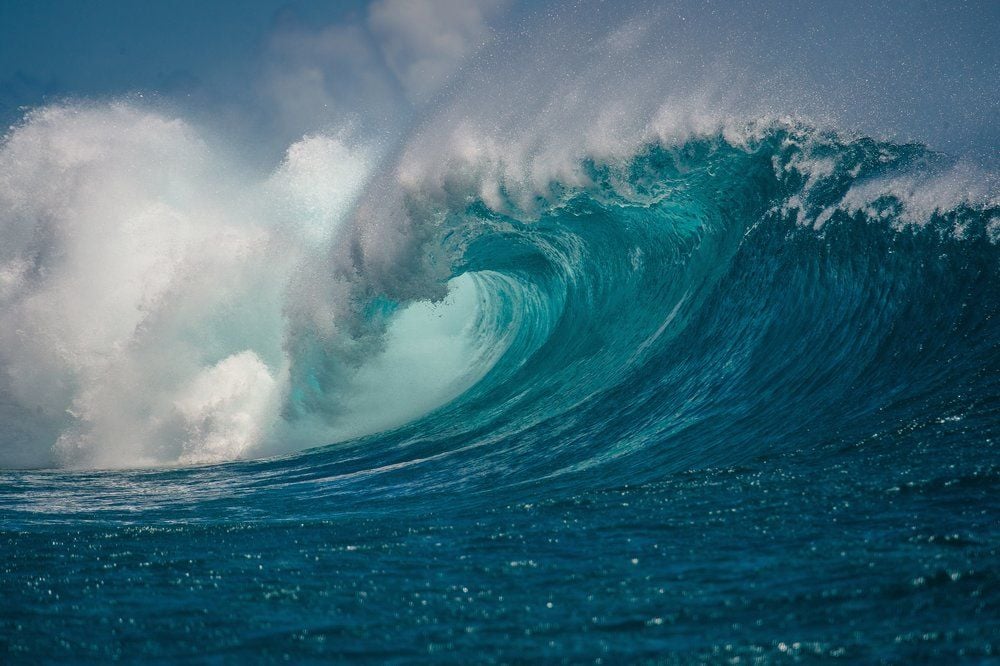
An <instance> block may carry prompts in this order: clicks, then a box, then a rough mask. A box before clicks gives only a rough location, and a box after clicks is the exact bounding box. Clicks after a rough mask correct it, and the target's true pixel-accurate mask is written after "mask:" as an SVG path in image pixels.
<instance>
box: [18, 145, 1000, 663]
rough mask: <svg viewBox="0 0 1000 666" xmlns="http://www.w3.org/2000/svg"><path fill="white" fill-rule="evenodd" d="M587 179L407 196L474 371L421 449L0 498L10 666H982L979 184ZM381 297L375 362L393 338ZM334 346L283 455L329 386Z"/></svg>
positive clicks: (437, 416)
mask: <svg viewBox="0 0 1000 666" xmlns="http://www.w3.org/2000/svg"><path fill="white" fill-rule="evenodd" d="M581 169H582V170H583V172H585V173H586V174H587V175H588V181H589V182H588V183H586V184H580V183H578V182H575V183H559V182H555V183H552V184H551V185H550V188H549V191H548V192H547V193H546V196H545V197H544V198H540V199H538V200H537V201H535V202H529V203H530V204H531V205H530V206H529V205H528V204H526V203H525V202H524V201H523V200H518V199H516V197H514V196H513V195H509V196H508V194H507V193H505V192H503V191H501V192H500V193H499V195H498V196H499V197H500V199H501V202H500V204H498V203H497V202H496V201H489V202H487V201H484V200H483V199H477V198H475V197H471V198H468V197H467V198H463V197H443V198H442V197H438V198H434V199H432V203H431V204H427V205H426V206H423V207H421V206H418V205H417V204H418V203H420V204H421V205H423V203H422V202H423V200H422V199H420V196H419V195H420V193H419V192H416V193H412V192H411V193H410V195H409V196H410V197H411V198H412V200H411V201H410V203H409V207H410V210H413V211H417V213H414V214H415V215H417V214H419V215H422V216H426V218H427V219H431V218H432V219H434V220H435V221H436V222H435V226H434V227H433V229H434V231H433V233H432V234H431V235H429V236H428V237H427V238H426V239H424V241H423V242H422V244H421V245H420V246H419V251H420V252H422V253H425V255H426V254H427V253H428V252H429V251H428V250H427V248H428V247H430V248H433V252H431V253H430V254H429V255H427V256H430V257H431V258H432V259H433V258H434V257H445V256H446V257H451V258H452V260H451V261H450V262H448V263H446V264H445V265H446V266H447V270H446V271H445V272H444V274H443V275H442V276H441V277H440V279H441V280H442V281H446V280H452V284H453V288H455V289H458V290H459V291H461V290H462V289H464V290H465V291H464V293H466V294H470V293H471V294H474V295H475V298H471V299H468V298H467V299H466V301H468V302H469V303H475V306H474V307H473V306H471V305H470V306H469V307H470V308H472V310H473V311H474V314H473V315H471V316H472V321H471V323H467V324H466V327H465V328H464V329H463V330H464V331H466V333H467V334H468V335H470V336H472V339H473V340H474V341H475V345H473V346H474V347H475V348H476V349H480V350H487V351H486V352H485V355H483V354H480V355H473V356H471V357H470V358H473V359H474V362H475V363H476V364H477V369H476V371H475V372H471V370H470V373H471V374H470V375H469V376H470V377H472V379H470V380H469V381H467V382H465V383H464V384H461V390H460V392H459V393H458V394H457V395H455V396H451V397H449V399H448V400H447V401H445V402H444V404H442V405H440V406H438V407H437V408H436V409H434V410H433V411H431V412H430V413H428V414H426V415H424V416H422V417H419V418H416V419H414V420H411V421H409V422H406V423H404V424H403V425H399V426H398V427H394V428H392V429H389V430H388V431H384V432H380V433H375V434H369V435H366V436H363V437H360V438H354V439H349V440H348V441H345V442H340V443H338V444H334V445H331V446H327V447H320V448H311V449H308V450H305V451H303V452H299V453H293V454H284V455H279V456H277V457H271V458H266V459H259V460H238V461H233V462H225V463H219V464H209V465H186V466H172V467H166V468H163V467H160V468H151V469H133V470H128V469H126V470H107V471H102V470H93V469H86V470H74V469H60V470H20V471H4V472H0V552H2V554H3V557H2V562H0V573H2V575H0V599H2V602H0V651H2V654H3V661H4V662H5V663H22V662H23V663H35V662H38V661H45V660H63V659H72V660H73V661H81V662H82V661H93V662H105V661H108V660H109V659H125V660H129V661H182V662H183V661H198V662H201V661H237V660H246V659H251V660H258V659H260V660H273V661H281V660H286V659H290V660H292V661H307V660H310V659H327V658H339V659H345V660H347V659H350V660H354V659H359V660H360V659H365V660H372V661H403V662H405V661H415V660H424V659H427V658H428V657H433V658H436V659H440V660H442V661H451V662H458V663H469V662H480V661H502V662H509V661H519V660H526V659H539V658H544V659H547V660H553V661H559V660H563V661H572V662H576V661H583V660H588V661H593V660H598V659H603V660H604V662H605V663H617V662H622V661H633V660H643V659H648V660H666V661H683V662H691V661H708V662H720V661H727V662H728V661H730V660H733V663H743V662H753V663H771V662H778V663H781V662H785V661H790V660H798V659H801V660H806V661H808V660H811V659H813V658H820V659H822V658H830V659H833V658H841V659H847V660H849V661H858V660H863V661H877V660H886V661H910V660H924V659H927V660H934V661H942V662H945V661H952V660H954V659H956V658H958V657H967V658H970V659H971V660H972V661H973V662H976V661H981V662H987V661H991V660H993V659H995V658H996V656H995V655H996V652H997V650H998V649H1000V646H998V644H997V643H998V637H997V631H996V627H997V626H998V622H1000V607H998V603H1000V592H998V590H1000V586H998V573H1000V555H998V546H1000V522H998V521H997V516H998V509H1000V506H998V499H997V498H998V492H997V491H998V490H1000V467H998V459H997V454H996V449H995V447H996V442H997V438H998V436H1000V249H998V245H997V241H998V238H1000V207H998V205H997V199H996V197H995V196H992V195H990V192H991V191H995V190H990V189H989V188H991V187H995V183H994V181H993V180H991V178H992V176H990V175H989V174H984V173H979V172H976V171H974V170H972V171H969V169H970V168H969V167H966V166H964V165H962V164H958V163H955V162H954V161H953V160H951V159H949V158H948V157H946V156H944V155H940V154H937V153H934V152H932V151H930V150H928V149H926V148H924V147H922V146H920V145H916V144H908V145H897V144H893V143H887V142H880V141H876V140H873V139H870V138H866V137H853V138H847V137H844V136H840V135H836V134H827V133H823V132H819V131H817V130H812V129H808V128H805V129H803V128H797V129H789V128H787V127H774V128H772V129H769V130H768V131H767V132H764V133H763V134H762V135H761V136H759V137H757V138H754V139H753V140H751V141H749V142H747V143H744V144H736V143H734V142H731V141H727V140H726V139H724V138H723V136H722V135H708V136H705V137H701V138H693V139H690V140H686V141H684V142H682V143H680V144H678V145H670V144H665V143H654V144H649V145H646V146H643V147H641V148H640V149H639V150H638V152H637V153H636V154H634V155H633V156H632V157H631V158H629V159H628V160H626V161H625V162H624V163H617V164H615V165H610V164H606V163H602V162H601V161H600V160H599V159H597V158H594V159H589V160H584V161H583V162H582V165H581ZM970 183H971V185H970ZM984 183H985V184H986V185H985V187H986V190H985V194H978V195H977V194H976V191H977V190H976V188H977V187H982V186H983V184H984ZM505 197H506V198H505ZM414 202H416V203H414ZM425 258H426V257H425ZM428 261H430V260H428ZM456 281H460V282H456ZM455 285H459V286H458V287H456V286H455ZM462 285H464V286H462ZM383 286H384V285H383ZM377 287H378V285H377V284H376V285H375V286H371V285H369V287H368V288H369V289H370V292H366V293H369V296H370V298H368V300H366V301H364V303H363V304H362V305H359V306H357V308H356V309H357V312H358V313H359V318H358V322H360V323H358V324H357V325H358V326H359V327H360V328H359V329H358V330H357V331H355V334H354V339H356V340H361V341H365V340H368V339H369V338H373V337H377V333H378V332H379V331H381V330H383V329H382V328H380V324H379V322H385V321H393V318H394V316H395V314H396V313H398V312H399V310H400V308H401V307H402V303H401V300H400V299H396V298H394V297H393V296H392V295H393V294H395V293H398V292H399V289H395V290H394V289H393V288H391V286H388V287H385V288H384V289H383V295H381V296H379V295H377V293H376V292H378V289H377ZM384 294H389V296H386V295H384ZM463 302H465V301H463ZM368 327H371V329H372V330H374V331H375V333H372V331H371V330H369V328H368ZM321 342H322V341H321V340H319V339H317V338H316V337H314V336H310V335H309V334H307V333H304V334H303V335H302V336H301V337H300V338H298V339H297V340H296V344H295V345H292V348H293V349H294V350H295V351H296V353H298V354H300V355H299V356H298V357H297V358H296V363H295V364H294V365H293V367H292V369H291V371H290V372H291V382H292V386H293V390H292V392H291V393H290V398H289V401H288V404H287V405H285V407H284V412H283V417H282V418H284V419H286V420H290V421H294V419H296V418H302V417H301V415H302V414H307V413H313V412H315V411H316V410H317V405H319V404H321V403H322V395H323V393H324V391H325V390H326V389H327V384H328V383H329V382H330V381H332V380H331V379H330V378H331V376H333V375H335V374H336V373H337V372H342V368H340V366H339V365H337V363H334V361H332V360H331V359H330V358H329V357H328V356H324V353H325V352H324V348H323V345H322V344H321ZM296 345H297V346H296ZM338 358H339V359H342V358H343V356H342V355H341V356H339V357H338ZM340 362H341V361H338V363H340ZM470 362H473V361H470ZM335 366H336V367H335ZM737 659H738V661H736V660H737Z"/></svg>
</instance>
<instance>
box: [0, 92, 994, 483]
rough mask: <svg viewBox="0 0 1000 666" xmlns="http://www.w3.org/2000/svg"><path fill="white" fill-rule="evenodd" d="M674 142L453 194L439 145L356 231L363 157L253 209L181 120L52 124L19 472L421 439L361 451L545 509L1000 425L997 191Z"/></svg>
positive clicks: (23, 279)
mask: <svg viewBox="0 0 1000 666" xmlns="http://www.w3.org/2000/svg"><path fill="white" fill-rule="evenodd" d="M654 127H656V128H658V129H656V130H655V131H651V132H649V133H648V134H649V138H648V139H647V140H646V141H645V142H644V143H640V144H635V143H634V142H633V143H630V144H628V145H627V146H623V147H621V148H620V149H619V150H618V151H617V152H615V151H611V152H608V151H605V153H604V154H603V155H602V157H601V158H600V159H598V158H594V157H592V158H587V159H578V160H575V161H572V162H566V161H565V160H562V161H554V160H549V161H546V160H545V159H541V158H539V157H538V156H534V157H533V158H531V159H529V158H528V157H526V156H524V155H518V154H517V153H516V152H513V153H512V152H511V151H504V150H500V149H498V148H497V147H496V146H495V145H493V144H490V143H489V142H484V141H474V140H471V139H470V137H469V136H468V135H467V134H466V135H463V134H461V133H457V134H456V135H455V136H453V137H452V141H453V142H454V145H453V146H452V147H451V148H450V150H451V153H450V155H451V157H450V158H449V159H448V160H445V161H444V162H443V163H441V162H434V163H436V164H439V165H441V164H443V166H438V167H437V168H435V169H433V170H430V169H429V168H428V167H427V163H428V162H427V161H426V159H425V158H426V154H427V152H428V150H427V149H426V147H425V146H422V145H421V143H420V141H419V140H418V141H416V142H415V143H414V146H411V148H410V149H409V151H404V153H403V155H402V157H401V158H400V160H399V163H398V164H397V165H396V166H395V167H393V168H391V169H387V170H384V173H383V175H382V176H380V177H378V178H376V179H375V180H373V181H372V182H371V183H370V184H369V185H367V192H366V193H365V195H364V196H363V197H362V199H361V200H360V204H355V201H356V200H357V197H358V195H359V192H360V191H361V189H362V187H365V181H366V180H367V175H366V174H367V173H368V172H369V170H370V167H369V165H370V164H371V163H372V161H373V160H374V157H373V156H372V155H371V152H370V151H368V152H366V149H365V148H364V147H363V146H360V147H359V146H357V145H355V146H351V144H350V141H349V140H348V138H345V137H344V136H328V135H316V136H311V137H307V138H306V139H303V140H302V141H301V142H299V143H297V144H295V145H294V146H293V147H292V148H291V149H289V151H288V153H287V155H286V158H285V161H284V162H283V163H282V164H281V166H280V167H279V168H278V169H277V170H276V171H274V172H273V173H270V174H267V175H266V176H265V177H263V178H261V177H256V178H253V177H252V174H246V173H239V170H238V169H236V168H235V167H234V162H233V161H232V160H226V159H224V158H223V157H220V152H221V151H218V150H217V149H214V148H213V147H212V146H210V145H209V144H207V143H206V142H205V140H204V139H203V138H202V137H200V136H199V135H198V133H197V132H196V130H195V129H194V128H192V127H191V126H190V125H188V124H186V123H184V122H182V121H180V120H171V119H169V118H166V117H164V116H163V115H162V114H157V113H154V112H152V111H143V110H141V109H137V108H134V107H132V106H129V105H125V104H117V105H114V106H112V107H111V108H104V107H71V106H67V107H55V108H49V109H46V110H43V111H40V112H36V113H35V114H33V115H31V116H30V117H29V118H28V119H27V120H26V122H25V123H24V124H23V125H22V126H20V127H18V128H16V129H15V130H14V131H13V132H12V133H11V135H10V136H8V137H7V139H6V140H5V143H4V146H3V149H2V163H3V166H4V174H5V177H4V181H3V187H2V191H0V196H2V197H3V201H4V210H5V211H6V212H5V214H4V218H3V220H2V222H3V234H4V237H5V238H8V239H10V242H9V243H7V244H5V246H4V249H3V256H2V261H3V264H2V272H0V276H2V278H3V282H2V285H0V286H2V291H0V296H2V298H3V306H4V312H5V319H6V322H5V326H4V329H3V332H2V336H3V338H2V340H0V361H2V363H3V368H4V380H3V381H4V384H3V385H2V386H0V395H2V396H3V402H4V405H3V408H4V410H5V415H6V419H5V420H6V422H7V424H8V425H7V428H6V432H5V434H4V441H3V447H2V449H0V450H2V454H3V463H4V464H5V465H6V466H8V467H9V466H39V465H51V464H53V463H58V464H61V465H68V466H77V467H78V466H98V467H107V466H137V465H148V464H164V463H166V464H176V463H182V464H190V463H204V462H213V461H223V460H227V459H233V458H241V457H260V456H264V455H273V454H275V453H281V452H288V451H292V450H296V449H302V448H306V447H310V446H319V445H322V444H327V443H331V442H336V441H341V440H346V439H350V438H352V437H358V436H362V435H366V434H371V433H375V432H383V431H385V430H387V429H392V428H398V427H402V430H400V431H398V432H397V433H395V434H393V435H392V436H391V437H390V438H389V439H388V440H387V439H385V438H384V437H379V438H376V440H374V441H367V442H366V443H365V444H364V446H370V447H373V448H374V449H375V450H376V451H378V450H381V449H382V448H383V446H385V444H384V442H386V441H401V439H400V438H402V440H405V439H406V438H407V437H416V438H418V439H419V440H421V441H422V442H424V443H423V444H422V445H421V447H419V448H421V449H423V448H426V447H430V449H431V451H430V453H432V454H433V455H441V454H443V453H447V452H448V449H449V445H446V444H442V443H441V442H443V441H454V438H456V437H458V438H460V439H461V441H463V442H464V444H463V447H464V446H468V445H469V444H470V443H473V442H474V443H476V444H475V446H477V447H478V446H480V445H481V444H483V443H486V442H489V445H488V446H486V447H484V450H483V451H480V452H479V453H477V456H482V457H481V458H478V459H477V465H482V466H483V467H482V469H483V470H484V472H483V473H491V472H490V470H491V466H490V465H488V464H486V463H487V461H488V460H489V459H490V458H491V457H497V458H498V459H501V460H505V461H507V462H505V463H504V464H505V465H509V464H510V462H509V461H510V455H511V454H510V452H509V451H508V449H509V448H511V447H513V448H515V449H516V450H519V451H523V454H521V455H518V456H517V460H518V462H517V465H516V467H518V468H521V467H524V468H527V469H530V473H529V472H528V471H527V469H526V470H523V471H522V472H519V473H518V474H517V475H516V478H517V479H518V480H519V481H520V482H523V481H526V480H529V479H531V478H536V477H541V476H547V475H553V474H560V473H563V472H567V471H579V470H582V469H587V468H590V467H595V466H596V467H599V466H601V465H603V464H605V463H608V462H610V461H612V460H618V459H623V460H624V459H628V458H629V457H630V456H634V455H636V453H637V451H640V450H642V451H646V454H645V455H649V456H653V457H654V458H655V464H654V461H653V460H646V461H644V463H643V465H644V467H645V468H646V470H647V472H648V473H650V474H658V473H662V471H663V469H664V466H666V467H667V468H684V467H686V466H688V465H694V466H705V465H713V464H729V463H733V462H738V461H739V460H742V459H745V458H747V457H748V456H753V455H755V454H757V453H760V452H768V451H775V450H780V449H783V448H785V447H794V446H796V445H797V444H796V441H797V439H796V437H797V434H801V433H802V432H804V431H812V430H813V429H817V428H818V429H833V430H834V431H836V430H838V429H840V428H843V427H848V425H849V423H847V422H845V421H844V419H845V416H844V415H845V414H853V415H855V418H860V417H861V415H864V414H867V415H868V418H883V417H882V416H878V415H877V414H882V413H883V412H884V410H886V409H888V408H889V405H887V404H886V400H888V397H889V396H892V400H891V401H890V404H894V403H895V401H901V402H903V403H905V402H906V401H907V400H911V399H917V398H916V397H915V396H923V397H922V398H920V399H922V400H930V401H931V403H932V404H934V405H936V407H934V409H937V410H941V411H949V410H951V411H953V410H955V409H958V407H957V406H956V404H955V402H954V401H956V400H959V398H958V397H957V396H958V395H965V396H967V399H968V401H969V402H968V406H967V408H966V409H967V410H968V412H969V413H968V416H971V417H973V418H978V417H981V418H988V417H989V416H990V415H989V414H983V415H979V414H978V413H977V411H976V407H975V406H976V405H978V404H979V401H980V400H983V399H987V398H988V397H989V396H990V395H992V394H993V393H991V392H995V387H994V386H993V385H992V384H990V382H993V381H995V380H994V379H992V377H995V376H996V373H995V372H994V371H995V370H996V367H995V364H996V355H995V348H994V346H993V345H994V344H995V342H993V341H995V340H996V339H997V335H996V330H995V326H996V319H995V313H996V308H997V302H996V297H995V294H996V293H997V290H996V289H995V287H996V286H997V282H996V280H997V264H996V252H997V241H998V239H1000V213H998V210H1000V208H998V200H997V196H996V180H995V176H994V175H993V174H991V173H989V172H984V171H981V170H978V169H976V168H974V167H972V166H970V165H966V164H962V163H955V162H954V161H952V160H949V159H947V158H945V157H944V156H942V155H938V154H935V153H933V152H931V151H928V150H927V149H926V148H923V147H921V146H919V145H896V144H892V143H886V142H878V141H875V140H872V139H869V138H865V137H858V138H845V137H843V136H841V135H838V134H836V133H833V132H824V131H820V130H817V129H813V128H810V127H809V126H807V125H803V124H801V123H797V122H792V121H787V120H784V121H782V120H769V119H761V120H758V121H754V122H745V121H742V122H736V121H733V120H727V121H726V122H721V121H719V122H716V121H711V122H710V121H702V122H701V124H700V126H696V127H692V122H691V121H690V119H687V120H686V121H685V123H684V131H683V132H681V131H680V130H678V129H677V126H676V123H674V124H673V125H669V126H667V125H664V124H662V123H661V124H660V125H654ZM414 155H419V156H421V160H422V161H418V160H415V159H414V158H413V156H414ZM514 160H520V162H516V161H514ZM247 182H250V183H252V184H251V185H249V186H248V185H247ZM449 293H450V295H449ZM930 295H933V296H932V297H931V296H930ZM945 330H947V331H951V333H950V334H949V335H947V336H942V335H940V331H945ZM887 359H893V361H892V362H888V360H887ZM943 359H947V361H946V362H945V361H944V360H943ZM956 382H959V383H962V384H970V383H971V384H970V385H968V386H963V388H962V389H961V391H960V392H959V393H955V391H956V388H955V387H956ZM976 382H983V384H982V385H979V384H976ZM972 384H975V385H972ZM435 410H436V411H435ZM871 410H877V414H876V412H872V411H871ZM960 411H962V412H963V413H962V416H963V418H964V417H965V416H966V415H967V414H966V413H965V410H964V409H960ZM428 412H433V413H432V414H430V415H429V416H427V417H425V418H423V419H421V420H419V422H417V423H414V424H411V425H409V426H406V427H403V426H404V424H406V423H407V422H408V421H413V419H416V418H417V417H420V416H421V415H422V414H426V413H428ZM984 425H985V424H984ZM407 433H411V434H407ZM445 433H447V436H445ZM439 438H440V441H439ZM501 442H502V444H501ZM390 448H391V447H390ZM462 478H463V479H464V481H463V482H468V480H469V474H468V473H464V474H463V475H462Z"/></svg>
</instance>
